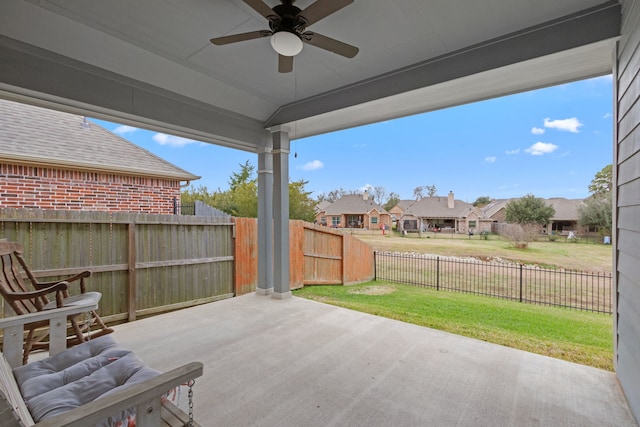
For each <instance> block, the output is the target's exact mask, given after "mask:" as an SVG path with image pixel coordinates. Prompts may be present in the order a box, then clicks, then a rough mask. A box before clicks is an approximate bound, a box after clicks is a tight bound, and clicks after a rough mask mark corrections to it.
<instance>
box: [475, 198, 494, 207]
mask: <svg viewBox="0 0 640 427" xmlns="http://www.w3.org/2000/svg"><path fill="white" fill-rule="evenodd" d="M489 203H491V197H489V196H480V197H478V198H477V199H476V201H475V202H473V206H475V207H477V208H483V207H485V206H487V205H488V204H489Z"/></svg>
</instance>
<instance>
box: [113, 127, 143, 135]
mask: <svg viewBox="0 0 640 427" xmlns="http://www.w3.org/2000/svg"><path fill="white" fill-rule="evenodd" d="M137 130H138V128H136V127H133V126H127V125H122V126H118V127H117V128H115V129H114V130H113V133H117V134H120V135H122V134H123V133H133V132H135V131H137Z"/></svg>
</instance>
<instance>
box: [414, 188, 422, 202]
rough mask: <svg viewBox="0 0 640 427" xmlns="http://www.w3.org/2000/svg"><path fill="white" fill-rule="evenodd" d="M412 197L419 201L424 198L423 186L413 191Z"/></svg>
mask: <svg viewBox="0 0 640 427" xmlns="http://www.w3.org/2000/svg"><path fill="white" fill-rule="evenodd" d="M413 197H414V198H415V199H416V200H420V199H422V198H423V197H424V186H419V187H416V188H414V189H413Z"/></svg>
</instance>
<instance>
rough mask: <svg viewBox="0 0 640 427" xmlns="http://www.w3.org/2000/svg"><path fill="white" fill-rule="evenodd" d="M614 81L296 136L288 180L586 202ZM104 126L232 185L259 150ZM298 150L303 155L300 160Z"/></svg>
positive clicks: (609, 129)
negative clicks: (432, 187) (231, 180)
mask: <svg viewBox="0 0 640 427" xmlns="http://www.w3.org/2000/svg"><path fill="white" fill-rule="evenodd" d="M612 112H613V95H612V78H611V76H604V77H598V78H593V79H589V80H583V81H580V82H575V83H569V84H564V85H560V86H554V87H550V88H544V89H539V90H535V91H531V92H526V93H521V94H517V95H512V96H507V97H503V98H496V99H492V100H487V101H483V102H478V103H474V104H468V105H463V106H459V107H455V108H449V109H446V110H440V111H434V112H431V113H426V114H420V115H415V116H411V117H406V118H401V119H397V120H391V121H386V122H382V123H376V124H372V125H368V126H362V127H359V128H354V129H348V130H344V131H339V132H332V133H329V134H325V135H320V136H316V137H310V138H304V139H299V140H294V141H292V142H291V152H292V155H291V158H290V179H291V180H295V181H297V180H300V179H304V180H305V181H308V184H307V186H306V188H307V190H309V191H312V192H313V193H314V195H315V196H317V195H318V194H320V193H328V192H329V191H331V190H334V189H338V188H343V189H345V190H360V189H364V188H366V187H367V186H372V187H375V186H382V187H384V188H385V189H386V192H387V194H389V193H391V192H395V193H397V194H399V195H400V197H401V198H402V199H411V198H413V189H414V188H416V187H418V186H427V185H435V186H436V188H437V190H438V195H446V194H447V193H448V192H449V191H453V192H454V194H455V197H456V199H460V200H464V201H467V202H470V203H471V202H473V201H474V200H476V199H477V198H478V197H480V196H489V197H492V198H496V199H500V198H511V197H521V196H524V195H526V194H529V193H532V194H534V195H535V196H537V197H543V198H549V197H566V198H584V197H588V196H589V192H588V185H589V183H590V182H591V180H592V179H593V177H594V175H595V174H596V173H597V172H598V171H600V170H601V169H602V168H603V167H604V166H606V165H607V164H609V163H612V156H613V146H612V144H613V143H612V141H613V117H612ZM96 122H97V123H99V124H100V125H102V126H103V127H105V128H107V129H109V130H111V131H113V132H115V133H117V134H119V135H120V136H122V137H123V138H126V139H128V140H129V141H131V142H133V143H135V144H137V145H139V146H141V147H143V148H145V149H147V150H149V151H151V152H152V153H154V154H156V155H158V156H160V157H162V158H164V159H166V160H168V161H170V162H171V163H173V164H175V165H177V166H180V167H181V168H183V169H185V170H187V171H189V172H191V173H193V174H195V175H200V176H202V178H201V179H200V180H198V181H195V182H193V184H194V185H195V186H199V185H204V186H206V187H207V188H208V189H209V190H210V191H214V190H216V189H218V188H220V189H222V190H225V189H227V188H228V180H229V177H230V175H231V173H233V172H237V171H239V169H240V167H239V165H240V164H244V162H245V161H247V160H249V161H250V162H251V163H252V164H253V165H254V166H255V165H257V155H255V154H251V153H247V152H243V151H237V150H232V149H229V148H224V147H218V146H215V145H211V144H205V143H201V142H197V141H190V140H185V139H183V138H177V137H174V136H171V135H166V134H159V133H157V132H151V131H147V130H143V129H135V128H131V127H129V126H121V125H119V124H117V123H109V122H103V121H98V120H96ZM294 153H297V156H296V157H294Z"/></svg>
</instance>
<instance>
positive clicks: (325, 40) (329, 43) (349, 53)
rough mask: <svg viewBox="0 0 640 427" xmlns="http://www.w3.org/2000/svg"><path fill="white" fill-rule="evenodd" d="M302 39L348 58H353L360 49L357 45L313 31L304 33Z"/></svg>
mask: <svg viewBox="0 0 640 427" xmlns="http://www.w3.org/2000/svg"><path fill="white" fill-rule="evenodd" d="M302 40H303V41H305V42H307V43H309V44H310V45H313V46H315V47H319V48H320V49H324V50H328V51H330V52H333V53H337V54H338V55H341V56H344V57H346V58H353V57H354V56H356V55H357V54H358V52H359V51H360V49H358V48H357V47H355V46H351V45H350V44H346V43H343V42H341V41H338V40H336V39H332V38H331V37H327V36H323V35H322V34H318V33H312V32H311V31H307V32H306V33H304V34H303V35H302Z"/></svg>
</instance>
